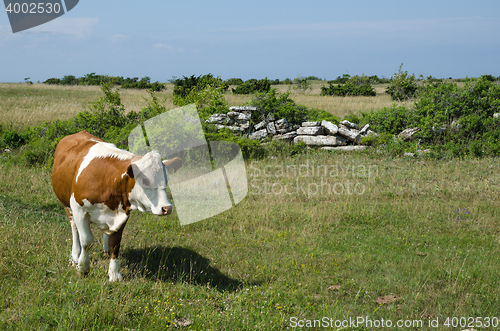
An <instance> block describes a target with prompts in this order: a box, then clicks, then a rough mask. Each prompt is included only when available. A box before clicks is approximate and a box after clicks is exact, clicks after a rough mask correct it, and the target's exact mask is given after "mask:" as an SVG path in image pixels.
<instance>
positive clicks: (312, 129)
mask: <svg viewBox="0 0 500 331" xmlns="http://www.w3.org/2000/svg"><path fill="white" fill-rule="evenodd" d="M302 124H304V123H302ZM324 130H325V129H324V128H323V127H322V126H305V127H304V126H301V127H300V128H298V130H297V134H298V135H309V136H317V135H321V134H323V133H324Z"/></svg>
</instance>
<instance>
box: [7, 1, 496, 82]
mask: <svg viewBox="0 0 500 331" xmlns="http://www.w3.org/2000/svg"><path fill="white" fill-rule="evenodd" d="M401 63H404V65H403V69H404V70H407V71H408V72H409V73H414V74H415V75H417V76H418V75H420V74H422V75H424V76H425V77H427V76H429V75H432V76H434V77H439V78H443V77H453V78H460V77H466V76H469V77H476V76H479V75H482V74H492V75H495V76H499V75H500V1H498V0H491V1H482V0H476V1H461V0H454V1H448V0H441V1H440V0H434V1H427V0H423V1H422V0H420V1H401V0H399V1H373V0H372V1H356V0H352V1H333V0H329V1H322V0H309V1H304V0H302V1H296V0H287V1H281V0H267V1H261V0H253V1H238V0H232V1H225V0H222V1H198V0H186V1H175V2H174V1H153V0H152V1H129V0H121V1H115V0H105V1H102V0H101V1H94V0H82V1H80V2H79V4H78V5H77V6H76V7H75V8H74V9H73V10H72V11H70V12H69V13H67V14H65V15H64V16H62V17H59V18H57V19H55V20H53V21H51V22H48V23H46V24H43V25H40V26H38V27H35V28H32V29H29V30H25V31H23V32H18V33H15V34H13V33H12V30H11V28H10V24H9V20H8V17H7V13H6V12H4V11H3V12H2V13H0V82H20V81H23V79H24V78H25V77H30V78H31V80H32V81H34V82H36V81H44V80H46V79H48V78H51V77H57V78H61V77H63V76H64V75H68V74H71V75H75V76H77V77H80V76H83V75H85V74H87V73H91V72H96V73H97V74H107V75H113V76H124V77H143V76H149V77H151V79H152V81H156V80H158V81H160V82H165V81H167V80H168V79H170V78H172V76H177V77H182V76H190V75H203V74H207V73H212V74H213V75H215V76H221V77H222V78H223V79H228V78H233V77H239V78H242V79H244V80H246V79H250V78H264V77H268V78H270V79H277V78H278V79H285V78H291V79H293V78H296V77H299V76H311V75H312V76H317V77H320V78H324V79H334V78H336V77H337V76H340V75H342V74H344V73H349V74H351V75H361V74H366V75H378V76H385V77H390V76H391V75H392V74H393V73H394V72H396V71H397V69H398V67H399V65H400V64H401Z"/></svg>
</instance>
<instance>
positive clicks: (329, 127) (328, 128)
mask: <svg viewBox="0 0 500 331" xmlns="http://www.w3.org/2000/svg"><path fill="white" fill-rule="evenodd" d="M321 126H322V127H323V128H324V129H325V132H326V133H327V134H329V135H334V134H337V132H338V131H339V128H338V126H336V125H335V124H333V123H332V122H328V121H322V122H321Z"/></svg>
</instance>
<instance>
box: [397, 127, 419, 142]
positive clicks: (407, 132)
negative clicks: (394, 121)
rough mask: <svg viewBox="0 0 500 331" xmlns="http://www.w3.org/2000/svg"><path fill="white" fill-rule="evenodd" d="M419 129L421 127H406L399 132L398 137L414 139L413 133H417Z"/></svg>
mask: <svg viewBox="0 0 500 331" xmlns="http://www.w3.org/2000/svg"><path fill="white" fill-rule="evenodd" d="M419 131H420V129H419V128H408V129H404V130H403V131H401V132H400V133H399V134H398V137H399V138H401V139H403V140H411V139H413V135H415V133H417V132H419Z"/></svg>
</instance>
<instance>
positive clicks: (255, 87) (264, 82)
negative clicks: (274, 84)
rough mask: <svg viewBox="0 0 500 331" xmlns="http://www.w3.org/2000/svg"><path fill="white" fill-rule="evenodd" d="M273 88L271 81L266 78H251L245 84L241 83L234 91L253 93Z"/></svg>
mask: <svg viewBox="0 0 500 331" xmlns="http://www.w3.org/2000/svg"><path fill="white" fill-rule="evenodd" d="M270 89H271V81H269V80H268V79H267V78H265V79H260V80H257V79H249V80H247V81H246V82H244V83H243V84H241V85H239V86H238V87H236V88H235V89H234V88H233V93H235V94H251V93H265V92H268V91H269V90H270Z"/></svg>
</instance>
